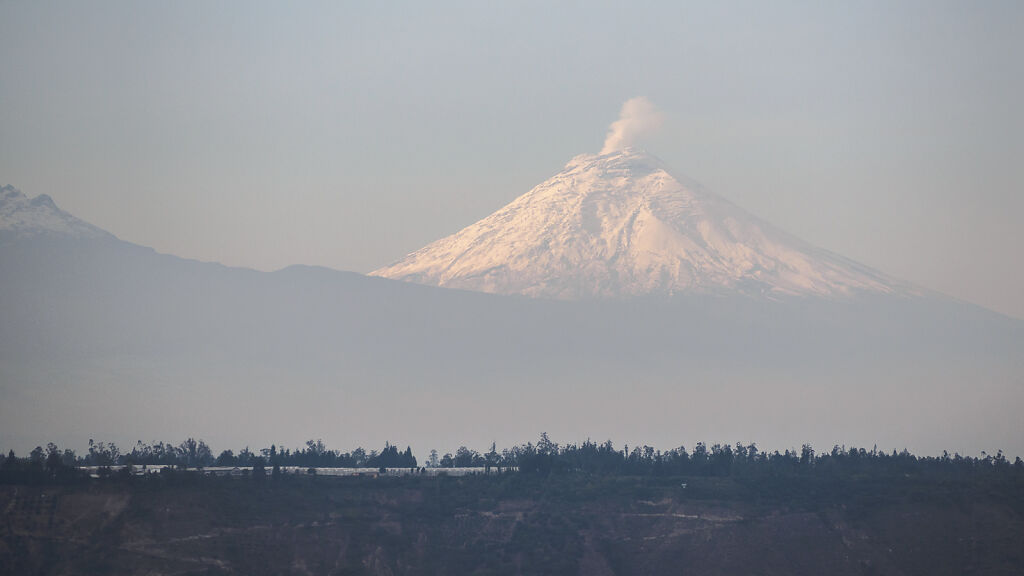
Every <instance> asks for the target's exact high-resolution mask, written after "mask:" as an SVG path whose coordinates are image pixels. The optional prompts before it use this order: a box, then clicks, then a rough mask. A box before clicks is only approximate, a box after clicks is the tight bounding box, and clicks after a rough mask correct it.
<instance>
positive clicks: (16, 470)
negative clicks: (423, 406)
mask: <svg viewBox="0 0 1024 576" xmlns="http://www.w3.org/2000/svg"><path fill="white" fill-rule="evenodd" d="M213 454H214V452H213V450H212V449H211V448H210V447H209V446H208V445H207V444H206V442H204V441H203V440H196V439H194V438H188V439H186V440H184V441H182V442H181V443H179V444H177V445H174V444H171V443H166V442H153V443H148V444H147V443H143V442H141V441H140V442H137V443H136V445H135V446H134V447H133V448H132V450H131V451H130V452H124V451H122V450H121V449H120V448H119V447H118V446H117V445H116V444H114V443H113V442H95V441H93V440H91V439H90V440H89V444H88V451H87V452H86V453H85V454H83V455H78V454H76V453H75V451H73V450H70V449H63V450H62V449H60V448H59V447H58V446H57V445H56V444H53V443H49V444H47V445H46V447H45V448H43V447H42V446H37V447H36V448H35V449H34V450H32V451H31V452H30V453H29V454H28V455H27V456H24V457H19V456H17V455H16V454H15V453H14V451H13V450H11V451H9V452H8V453H7V455H6V456H5V455H3V454H2V453H0V481H4V482H45V481H63V480H69V479H73V478H76V477H80V476H81V475H82V474H81V471H80V469H81V468H82V467H85V466H93V467H99V468H100V469H104V468H108V469H109V467H116V466H132V467H138V466H162V467H163V466H170V467H174V468H179V469H194V468H206V467H211V466H228V467H235V466H237V467H247V468H248V467H251V468H253V469H256V470H260V471H265V470H266V469H268V468H270V469H272V470H273V474H275V475H276V474H279V473H280V470H281V468H282V467H286V466H290V467H301V468H314V469H315V468H416V467H417V466H418V461H417V459H416V457H415V456H414V455H413V453H412V449H411V448H410V447H408V446H407V447H406V448H405V450H404V451H400V450H399V449H398V447H397V446H396V445H392V444H390V443H386V444H385V446H384V448H383V449H382V450H380V451H377V450H371V451H369V452H367V451H366V450H364V449H363V448H356V449H355V450H352V451H350V452H342V451H340V450H332V449H329V448H327V446H326V445H325V444H324V442H323V440H309V441H307V442H306V445H305V447H299V448H294V449H287V448H278V447H277V446H276V445H271V446H270V447H269V448H261V449H259V450H256V451H252V450H250V449H249V448H248V447H246V448H243V449H242V450H240V451H239V452H237V453H235V452H234V451H232V450H223V451H222V452H220V453H219V454H218V455H217V456H214V455H213ZM426 466H427V467H435V468H466V467H480V468H484V469H488V470H489V469H492V468H497V469H498V470H499V471H517V472H519V473H522V474H540V475H549V474H565V473H583V474H594V475H623V476H684V477H685V476H705V477H709V476H745V475H746V476H751V475H759V476H762V475H771V476H780V475H788V474H824V475H829V474H832V475H847V476H851V475H881V474H884V475H892V474H931V475H940V474H941V475H957V474H958V475H963V474H971V473H975V472H990V471H994V472H1002V471H1006V472H1010V471H1012V472H1014V473H1017V474H1022V475H1024V461H1022V460H1021V458H1020V457H1019V456H1018V457H1017V458H1016V459H1015V460H1014V461H1013V462H1012V463H1011V462H1010V461H1009V460H1008V459H1007V458H1006V456H1005V455H1004V454H1003V453H1002V451H998V452H997V453H996V454H995V455H992V454H987V453H984V452H983V453H982V455H981V457H970V456H961V455H959V454H953V455H949V454H948V453H945V452H944V453H943V454H942V455H941V456H915V455H913V454H911V453H910V452H908V451H907V450H903V451H899V452H897V451H895V450H894V451H892V452H885V451H880V450H878V449H877V448H872V449H871V450H867V449H864V448H855V447H850V448H847V447H845V446H833V447H832V449H831V450H828V451H822V452H820V453H819V452H816V451H815V450H814V448H813V447H812V446H811V445H810V444H804V445H803V446H802V447H801V448H800V450H795V449H789V450H785V451H783V452H779V451H777V450H776V451H772V452H768V451H761V450H759V449H758V448H757V445H756V444H753V443H751V444H747V445H744V444H742V443H737V444H735V445H730V444H713V445H711V446H708V445H707V444H705V443H703V442H698V443H697V444H696V445H694V446H693V448H692V449H687V448H686V447H685V446H680V447H678V448H673V449H670V450H665V451H662V450H657V449H655V448H653V447H651V446H647V445H643V446H634V447H632V448H631V447H630V446H628V445H625V446H623V448H622V449H616V448H615V446H614V445H613V443H612V442H611V441H610V440H609V441H606V442H603V443H595V442H592V441H589V440H588V441H586V442H583V443H581V444H575V443H570V444H564V445H560V444H558V443H556V442H553V441H552V440H551V439H550V438H549V437H548V435H547V434H541V437H540V439H539V440H538V441H537V442H536V443H532V442H528V443H526V444H521V445H517V446H513V447H511V448H507V449H503V450H501V451H500V452H499V451H498V450H497V447H496V445H495V444H494V443H492V444H491V447H490V450H488V451H487V452H485V453H482V454H481V453H479V452H477V451H475V450H471V449H469V448H467V447H465V446H461V447H459V449H458V450H456V451H455V453H454V454H452V453H450V452H449V453H446V454H444V455H443V456H441V455H439V454H438V452H437V451H436V450H432V451H431V453H430V456H429V458H428V460H427V462H426ZM108 473H109V470H108Z"/></svg>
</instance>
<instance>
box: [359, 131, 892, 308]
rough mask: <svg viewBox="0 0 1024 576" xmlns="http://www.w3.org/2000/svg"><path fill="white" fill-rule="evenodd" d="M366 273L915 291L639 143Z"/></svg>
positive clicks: (503, 287)
mask: <svg viewBox="0 0 1024 576" xmlns="http://www.w3.org/2000/svg"><path fill="white" fill-rule="evenodd" d="M371 275H375V276H382V277H385V278H391V279H396V280H404V281H408V282H415V283H418V284H427V285H432V286H441V287H447V288H458V289H465V290H474V291H478V292H488V293H495V294H518V295H525V296H530V297H537V298H551V299H560V300H578V299H592V298H629V297H635V296H660V295H674V294H680V293H687V294H736V293H739V294H744V295H748V296H755V297H767V298H778V297H786V296H815V297H823V298H829V299H847V298H850V297H853V296H855V295H857V294H862V293H874V294H900V293H907V292H910V291H911V289H910V288H909V287H908V286H906V285H905V284H903V283H901V282H899V281H897V280H895V279H892V278H889V277H887V276H886V275H884V274H882V273H880V272H877V271H875V270H872V269H870V268H868V267H866V266H864V265H861V264H858V263H856V262H853V261H851V260H849V259H846V258H843V257H842V256H839V255H837V254H833V253H831V252H829V251H827V250H823V249H820V248H817V247H815V246H812V245H811V244H809V243H807V242H804V241H802V240H800V239H798V238H795V237H793V236H791V235H789V234H787V233H785V232H783V231H781V230H779V229H777V228H775V227H774V226H772V225H770V224H768V223H766V222H764V221H762V220H760V219H758V218H757V217H755V216H753V215H751V214H749V213H747V212H746V211H744V210H743V209H741V208H739V207H737V206H736V205H734V204H732V203H730V202H729V201H728V200H726V199H725V198H723V197H721V196H718V195H716V194H714V193H711V192H709V191H707V190H705V189H704V188H702V187H701V186H700V185H699V184H697V183H695V182H691V181H689V180H687V179H685V178H681V177H676V176H673V175H672V173H671V172H670V171H669V169H668V168H667V167H666V166H665V164H664V163H663V162H662V161H661V160H659V159H658V158H656V157H654V156H652V155H650V154H648V153H646V152H644V151H643V150H641V149H639V148H635V147H628V148H625V149H623V150H618V151H613V152H610V153H606V154H598V155H593V154H584V155H580V156H577V157H575V158H573V159H572V160H571V161H570V162H569V163H568V164H566V165H565V168H564V169H563V170H562V171H561V172H559V173H558V174H556V175H555V176H554V177H552V178H550V179H549V180H547V181H545V182H543V183H542V184H540V185H539V186H537V187H535V188H533V189H532V190H530V191H529V192H527V193H526V194H524V195H522V196H520V197H519V198H517V199H516V200H514V201H513V202H512V203H510V204H508V205H507V206H505V207H504V208H501V209H500V210H498V211H497V212H495V213H493V214H491V215H490V216H488V217H486V218H484V219H483V220H480V221H479V222H477V223H475V224H472V225H470V226H468V227H466V228H464V229H463V230H461V231H459V232H457V233H455V234H453V235H451V236H448V237H447V238H442V239H440V240H438V241H436V242H434V243H432V244H430V245H428V246H426V247H424V248H422V249H420V250H418V251H416V252H413V253H412V254H409V255H408V256H406V257H405V258H403V259H402V260H400V261H398V262H396V263H394V264H391V265H390V266H387V267H384V268H381V269H379V270H375V271H374V272H371Z"/></svg>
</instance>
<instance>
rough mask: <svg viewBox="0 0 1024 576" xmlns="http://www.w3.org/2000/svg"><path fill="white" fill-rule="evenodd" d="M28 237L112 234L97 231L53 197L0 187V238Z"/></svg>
mask: <svg viewBox="0 0 1024 576" xmlns="http://www.w3.org/2000/svg"><path fill="white" fill-rule="evenodd" d="M10 235H13V236H15V237H17V238H25V237H32V236H58V237H70V238H104V237H112V236H111V234H110V233H108V232H106V231H104V230H101V229H100V228H97V227H95V226H93V225H92V224H89V223H88V222H85V221H84V220H80V219H78V218H75V217H74V216H72V215H71V214H68V213H67V212H65V211H63V210H61V209H60V208H58V207H57V204H56V203H54V201H53V198H50V197H49V196H47V195H46V194H40V195H38V196H36V197H34V198H29V197H28V196H26V195H25V194H24V193H22V192H21V190H18V189H17V188H15V187H14V186H11V185H9V184H8V185H6V186H4V187H2V188H0V238H2V237H3V236H10Z"/></svg>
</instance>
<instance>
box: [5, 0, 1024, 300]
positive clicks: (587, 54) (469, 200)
mask: <svg viewBox="0 0 1024 576" xmlns="http://www.w3.org/2000/svg"><path fill="white" fill-rule="evenodd" d="M1021 30H1024V4H1022V3H1020V2H959V3H945V2H897V3H893V2H849V3H832V2H795V3H794V2H750V3H747V2H715V3H711V2H708V3H700V4H689V5H684V4H683V3H681V2H651V3H635V2H631V3H628V4H626V3H621V4H606V3H597V2H576V3H557V4H554V5H553V3H550V2H539V3H525V2H516V3H510V4H506V5H504V6H496V5H495V3H485V2H467V3H430V5H427V3H409V4H389V5H384V3H358V4H356V3H352V4H349V3H341V2H324V3H312V2H308V3H303V4H302V5H301V6H300V7H295V6H293V5H291V4H285V3H280V4H270V3H258V2H239V3H227V2H166V3H141V2H90V3H81V2H9V1H8V2H0V184H4V183H10V184H12V185H14V186H16V187H18V188H21V189H22V190H23V191H24V192H25V193H26V194H29V195H36V194H41V193H47V194H50V195H51V196H53V197H54V199H55V200H56V201H57V203H58V204H59V205H60V206H62V207H63V208H65V209H67V210H69V211H71V212H72V213H74V214H76V215H78V216H80V217H82V218H85V219H86V220H88V221H90V222H92V223H94V224H97V225H99V226H101V227H103V228H105V229H107V230H110V231H111V232H113V233H115V234H117V235H118V236H119V237H121V238H123V239H125V240H129V241H132V242H137V243H140V244H144V245H148V246H153V247H155V248H156V249H158V250H160V251H163V252H169V253H173V254H178V255H181V256H186V257H192V258H198V259H202V260H216V261H220V262H224V263H227V264H234V265H242V266H251V267H257V268H261V269H274V268H279V267H282V266H286V265H288V264H293V263H305V264H319V265H324V266H329V267H333V268H340V269H348V270H356V271H361V272H366V271H369V270H371V269H373V268H376V267H378V266H381V265H384V264H387V263H389V262H391V261H393V260H396V259H398V258H399V257H401V256H403V255H404V254H405V253H407V252H409V251H412V250H415V249H417V248H419V247H421V246H422V245H424V244H426V243H427V242H429V241H431V240H434V239H436V238H438V237H441V236H444V235H447V234H449V233H452V232H455V231H456V230H458V229H460V228H461V227H463V226H465V225H468V224H470V223H472V222H473V221H475V220H477V219H479V218H481V217H483V216H485V215H487V214H489V213H490V212H492V211H493V210H495V209H497V208H499V207H501V206H502V205H504V204H505V203H507V202H508V201H510V200H512V199H513V198H515V197H516V196H518V195H519V194H522V193H524V192H526V191H527V190H528V189H529V188H531V187H532V186H533V185H535V184H537V183H539V182H540V181H542V180H544V179H546V178H547V177H549V176H551V175H552V174H554V173H555V172H557V171H558V170H559V168H560V167H561V166H562V165H563V164H564V163H565V162H566V161H568V160H569V159H570V158H571V157H572V156H574V155H576V154H579V153H583V152H595V151H597V150H598V149H600V147H601V143H602V140H603V137H604V133H605V130H606V129H607V126H608V124H609V123H610V122H612V121H613V120H614V119H615V118H616V116H617V114H618V111H619V107H620V106H621V104H622V102H623V101H625V100H626V99H627V98H630V97H633V96H646V97H647V98H649V99H650V100H651V101H652V102H654V103H655V104H656V105H658V106H659V107H660V108H661V110H662V111H663V113H664V116H665V118H666V126H665V129H664V130H663V131H662V132H661V133H660V134H659V135H658V136H656V137H654V138H651V139H650V141H649V142H647V144H646V147H647V149H648V150H649V151H651V152H652V153H654V154H656V155H658V156H660V157H661V158H662V159H663V160H665V162H666V163H667V164H669V165H670V166H672V167H674V168H675V171H676V172H678V173H681V174H684V175H686V176H688V177H690V178H693V179H695V180H698V181H700V182H702V183H703V184H704V185H705V186H706V187H708V188H709V189H711V190H713V191H716V192H719V193H720V194H723V195H724V196H726V197H728V198H730V199H731V200H733V201H734V202H736V203H737V204H739V205H741V206H743V207H745V208H747V209H748V210H750V211H751V212H753V213H755V214H757V215H759V216H761V217H763V218H765V219H767V220H769V221H771V222H773V223H775V224H777V225H779V226H780V227H782V228H784V229H787V230H789V231H790V232H792V233H794V234H796V235H798V236H801V237H803V238H804V239H806V240H809V241H811V242H813V243H815V244H818V245H821V246H823V247H826V248H829V249H831V250H834V251H837V252H839V253H842V254H844V255H846V256H849V257H852V258H854V259H857V260H860V261H862V262H864V263H866V264H869V265H872V266H875V267H877V268H879V269H881V270H883V271H885V272H888V273H890V274H893V275H896V276H899V277H903V278H906V279H908V280H911V281H914V282H917V283H919V284H922V285H924V286H927V287H931V288H935V289H938V290H940V291H943V292H946V293H948V294H952V295H955V296H959V297H962V298H966V299H968V300H971V301H974V302H977V303H980V304H983V305H986V306H989V307H991V308H994V309H996V310H999V311H1002V312H1005V313H1008V314H1012V315H1015V316H1017V317H1024V267H1022V266H1021V262H1022V261H1024V257H1022V256H1021V254H1020V252H1021V248H1022V247H1024V229H1022V227H1021V226H1020V225H1019V224H1018V222H1019V220H1020V218H1021V215H1022V214H1024V198H1022V192H1024V189H1022V187H1024V162H1022V160H1024V143H1022V139H1024V137H1022V134H1024V113H1022V111H1021V102H1024V38H1022V36H1024V35H1021V34H1020V31H1021Z"/></svg>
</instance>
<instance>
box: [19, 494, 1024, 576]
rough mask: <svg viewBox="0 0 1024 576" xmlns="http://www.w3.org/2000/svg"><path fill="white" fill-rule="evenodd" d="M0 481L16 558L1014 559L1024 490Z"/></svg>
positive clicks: (499, 568) (342, 561)
mask: <svg viewBox="0 0 1024 576" xmlns="http://www.w3.org/2000/svg"><path fill="white" fill-rule="evenodd" d="M686 483H687V486H686V487H685V488H683V487H682V485H681V481H680V479H669V478H660V479H656V478H643V479H638V478H593V477H589V478H585V477H582V476H562V477H550V478H547V479H541V478H534V477H526V476H510V477H503V478H498V479H495V478H460V479H456V478H433V479H422V478H405V479H397V480H396V479H388V480H380V479H348V480H338V479H326V478H323V479H316V478H297V477H293V478H286V479H284V480H281V481H276V482H275V481H270V480H268V481H266V482H263V483H257V482H255V481H252V480H250V479H248V478H245V479H219V480H210V479H203V480H198V481H197V480H191V481H181V480H179V481H176V482H165V481H152V482H133V483H130V484H128V483H120V482H119V481H114V480H112V481H108V482H104V483H97V484H92V485H81V486H72V487H53V486H49V487H25V486H16V487H15V486H4V487H0V509H2V510H4V521H3V523H2V524H0V573H2V574H99V573H107V574H172V573H173V574H474V573H480V574H587V575H595V574H597V575H600V574H680V573H686V574H751V573H758V574H791V575H803V574H807V575H812V574H813V575H818V574H834V575H844V574H911V573H913V574H966V573H974V574H1014V573H1020V570H1021V569H1022V567H1024V519H1022V513H1024V491H1022V489H1021V485H1020V482H1019V478H1018V481H1017V482H1016V484H1014V483H1013V482H1009V483H1006V482H1003V483H1001V484H999V485H992V484H986V485H978V484H977V483H975V484H972V483H960V482H955V481H954V482H950V481H948V480H947V481H944V482H938V481H928V480H919V479H912V478H903V479H897V478H893V479H891V480H885V481H881V480H862V481H845V482H844V481H832V480H829V481H826V480H823V479H820V478H819V479H788V480H787V481H786V482H775V483H770V484H765V483H762V482H758V483H753V482H745V481H743V480H742V479H735V478H694V479H687V480H686Z"/></svg>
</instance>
